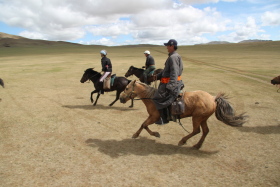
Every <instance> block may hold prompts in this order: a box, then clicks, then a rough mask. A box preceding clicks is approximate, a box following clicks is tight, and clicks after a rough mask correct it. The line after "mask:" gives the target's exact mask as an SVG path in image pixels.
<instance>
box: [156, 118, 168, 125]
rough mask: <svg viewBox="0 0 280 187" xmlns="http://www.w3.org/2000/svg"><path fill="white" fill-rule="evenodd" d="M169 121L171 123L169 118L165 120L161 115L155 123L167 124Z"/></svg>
mask: <svg viewBox="0 0 280 187" xmlns="http://www.w3.org/2000/svg"><path fill="white" fill-rule="evenodd" d="M167 123H169V121H168V120H166V121H164V120H163V119H162V118H161V117H160V118H159V120H158V121H156V122H155V124H157V125H165V124H167Z"/></svg>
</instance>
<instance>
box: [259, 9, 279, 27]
mask: <svg viewBox="0 0 280 187" xmlns="http://www.w3.org/2000/svg"><path fill="white" fill-rule="evenodd" d="M261 19H262V25H264V26H279V25H280V13H279V12H269V11H267V12H265V13H264V14H263V15H262V17H261Z"/></svg>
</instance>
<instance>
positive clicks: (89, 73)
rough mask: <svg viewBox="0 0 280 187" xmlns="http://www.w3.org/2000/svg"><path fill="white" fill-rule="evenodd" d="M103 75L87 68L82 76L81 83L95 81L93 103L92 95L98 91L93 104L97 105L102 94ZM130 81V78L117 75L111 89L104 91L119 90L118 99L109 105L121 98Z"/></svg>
mask: <svg viewBox="0 0 280 187" xmlns="http://www.w3.org/2000/svg"><path fill="white" fill-rule="evenodd" d="M100 77H101V74H100V73H98V72H97V71H94V70H93V68H89V69H87V70H85V72H84V74H83V76H82V78H81V83H84V82H86V81H87V80H91V82H92V83H93V85H94V87H95V90H94V91H92V92H91V95H90V100H91V102H92V103H93V99H92V95H93V94H94V93H97V96H96V100H95V103H94V104H93V105H96V103H97V101H98V98H99V96H100V91H101V90H102V88H103V83H100V82H99V79H100ZM129 83H130V80H128V79H126V78H124V77H116V78H115V80H114V83H113V85H112V86H111V89H108V90H104V92H111V91H117V94H116V99H115V100H114V101H113V102H112V103H111V104H110V105H109V106H113V104H114V103H115V102H116V101H117V100H118V99H119V98H120V94H121V92H122V91H124V89H125V87H126V86H127V85H128V84H129ZM129 107H133V100H131V105H130V106H129Z"/></svg>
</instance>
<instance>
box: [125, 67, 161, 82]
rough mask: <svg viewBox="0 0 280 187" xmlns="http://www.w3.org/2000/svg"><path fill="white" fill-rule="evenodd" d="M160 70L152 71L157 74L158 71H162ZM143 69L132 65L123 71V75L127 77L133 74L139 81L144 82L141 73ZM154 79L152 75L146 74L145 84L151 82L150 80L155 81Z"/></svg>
mask: <svg viewBox="0 0 280 187" xmlns="http://www.w3.org/2000/svg"><path fill="white" fill-rule="evenodd" d="M162 70H163V69H156V70H155V71H154V74H153V75H156V74H158V73H160V72H162ZM144 71H145V70H144V69H142V68H136V67H134V66H130V68H129V69H128V70H127V72H126V73H125V75H124V76H125V77H129V76H131V75H135V76H136V77H137V78H139V80H140V81H141V82H144V75H143V72H144ZM155 80H156V79H155V78H154V76H148V77H147V82H148V83H147V84H148V85H149V84H151V82H153V81H155Z"/></svg>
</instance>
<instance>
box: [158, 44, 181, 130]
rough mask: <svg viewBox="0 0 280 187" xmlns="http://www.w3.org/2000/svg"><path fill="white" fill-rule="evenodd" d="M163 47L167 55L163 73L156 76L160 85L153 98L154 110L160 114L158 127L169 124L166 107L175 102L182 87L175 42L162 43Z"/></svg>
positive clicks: (179, 58)
mask: <svg viewBox="0 0 280 187" xmlns="http://www.w3.org/2000/svg"><path fill="white" fill-rule="evenodd" d="M164 45H165V46H166V48H167V51H168V53H169V54H168V58H167V60H166V62H165V67H164V69H163V71H162V72H160V73H159V74H157V75H156V76H157V80H158V79H160V84H159V86H158V90H157V91H156V93H155V96H154V98H153V101H154V103H155V105H156V108H157V110H158V111H159V113H160V120H159V121H157V122H156V124H160V125H163V124H166V123H168V122H169V120H168V118H167V117H168V110H167V107H168V106H170V105H171V104H172V102H173V101H175V99H176V98H177V96H178V95H179V94H180V91H181V89H182V88H183V87H184V84H183V82H182V80H181V75H182V72H183V62H182V59H181V56H180V55H179V54H178V53H177V52H176V50H177V49H178V47H177V41H176V40H174V39H170V40H169V41H168V42H167V43H164Z"/></svg>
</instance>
